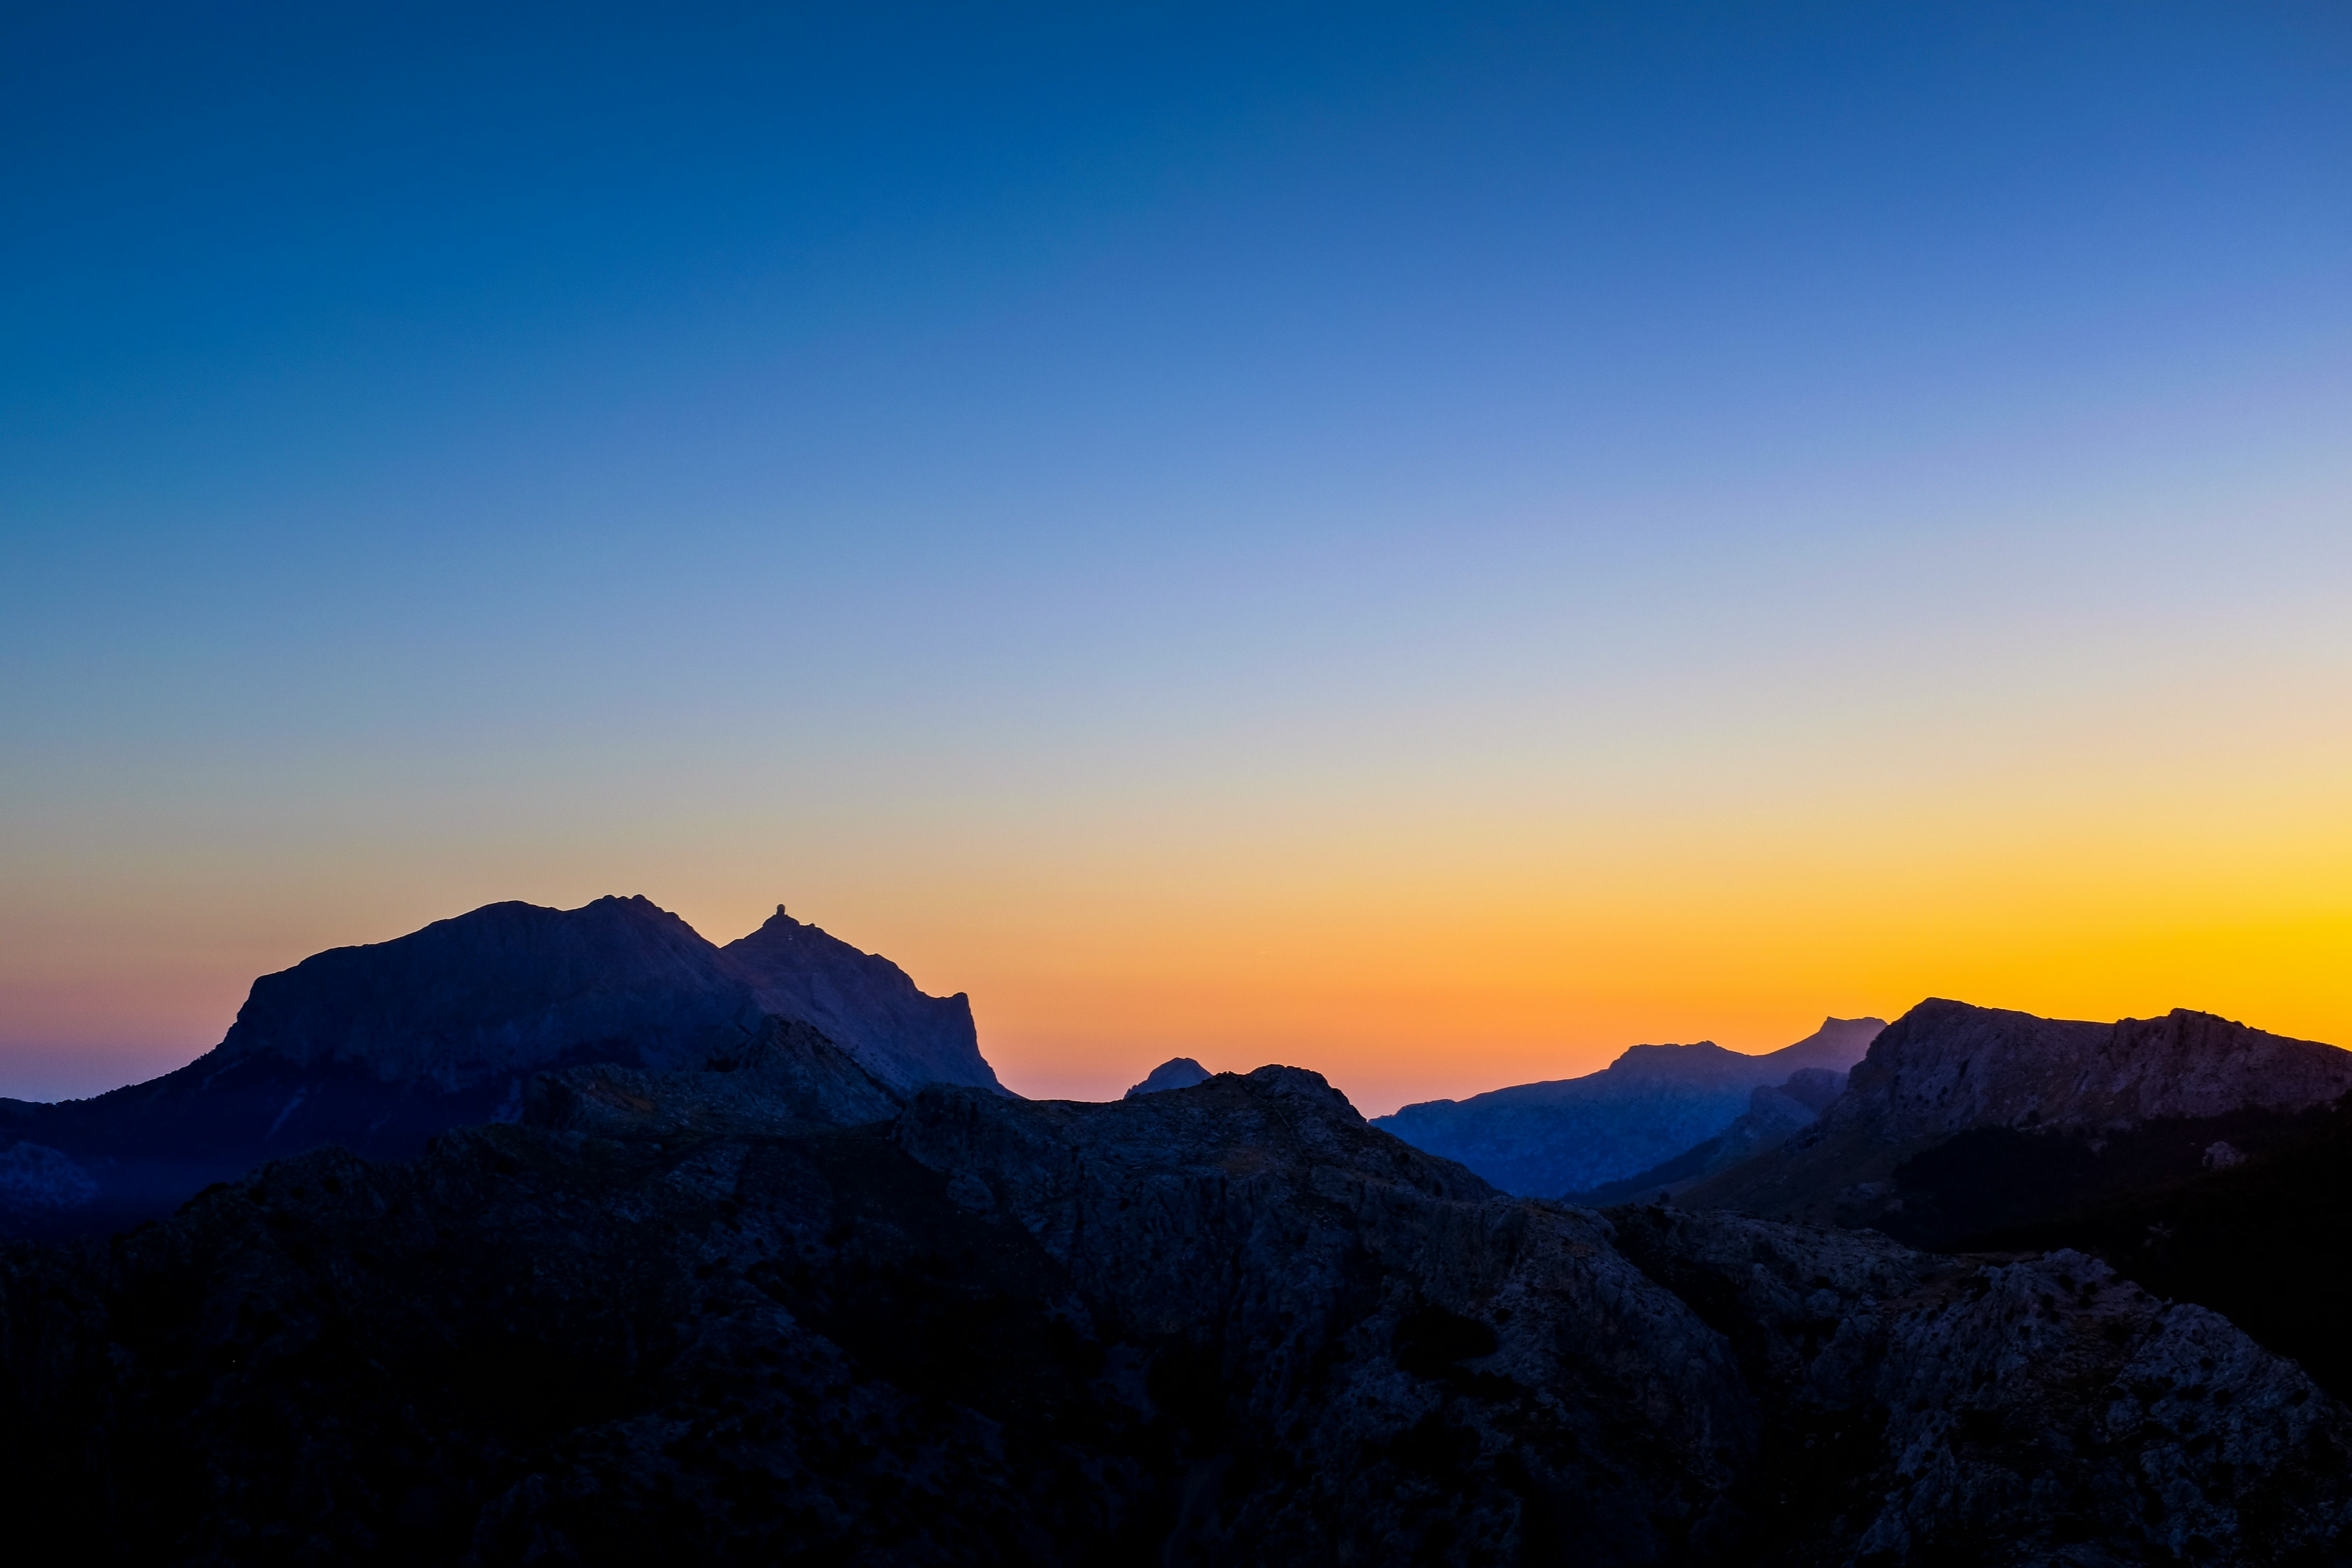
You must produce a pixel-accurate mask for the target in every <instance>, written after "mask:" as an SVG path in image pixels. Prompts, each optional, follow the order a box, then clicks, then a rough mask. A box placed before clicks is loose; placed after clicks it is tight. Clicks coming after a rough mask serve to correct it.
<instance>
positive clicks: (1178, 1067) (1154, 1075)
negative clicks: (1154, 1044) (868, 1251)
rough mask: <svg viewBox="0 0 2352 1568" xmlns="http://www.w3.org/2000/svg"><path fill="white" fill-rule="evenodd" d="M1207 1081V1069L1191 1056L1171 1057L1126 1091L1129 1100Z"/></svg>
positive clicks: (1186, 1087)
mask: <svg viewBox="0 0 2352 1568" xmlns="http://www.w3.org/2000/svg"><path fill="white" fill-rule="evenodd" d="M1208 1081H1209V1069H1208V1068H1204V1067H1202V1065H1201V1064H1200V1063H1199V1062H1196V1061H1194V1060H1193V1059H1192V1058H1191V1057H1171V1058H1169V1059H1168V1060H1166V1061H1164V1062H1161V1063H1160V1065H1159V1066H1158V1067H1156V1068H1152V1069H1151V1071H1150V1073H1148V1074H1146V1075H1145V1077H1144V1079H1143V1081H1142V1082H1141V1083H1139V1084H1137V1085H1136V1086H1135V1087H1134V1088H1133V1089H1129V1090H1128V1091H1127V1096H1126V1098H1128V1099H1129V1100H1133V1099H1134V1098H1135V1097H1136V1096H1138V1095H1139V1094H1162V1093H1165V1092H1166V1091H1167V1090H1169V1089H1190V1088H1192V1086H1193V1085H1194V1084H1196V1083H1206V1082H1208Z"/></svg>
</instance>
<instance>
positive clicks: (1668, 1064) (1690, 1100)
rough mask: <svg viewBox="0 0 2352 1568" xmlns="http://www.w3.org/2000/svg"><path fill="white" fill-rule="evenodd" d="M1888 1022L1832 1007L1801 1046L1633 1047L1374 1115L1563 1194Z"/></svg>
mask: <svg viewBox="0 0 2352 1568" xmlns="http://www.w3.org/2000/svg"><path fill="white" fill-rule="evenodd" d="M1884 1027H1885V1025H1884V1024H1883V1023H1881V1022H1880V1021H1879V1020H1878V1019H1876V1018H1828V1019H1824V1020H1823V1021H1822V1026H1821V1028H1820V1029H1818V1030H1816V1031H1815V1032H1814V1033H1813V1034H1811V1035H1810V1036H1807V1037H1805V1038H1804V1039H1802V1040H1800V1041H1798V1042H1797V1043H1796V1044H1795V1045H1793V1046H1789V1047H1783V1048H1782V1049H1780V1050H1777V1051H1769V1052H1766V1053H1765V1054H1763V1055H1761V1056H1752V1057H1751V1056H1744V1055H1742V1054H1740V1053H1739V1052H1738V1051H1727V1050H1725V1049H1724V1048H1723V1047H1720V1046H1717V1045H1715V1044H1712V1043H1711V1042H1706V1041H1701V1042H1700V1043H1698V1044H1696V1045H1690V1046H1635V1047H1633V1048H1631V1049H1630V1050H1628V1051H1626V1052H1625V1053H1624V1055H1622V1056H1621V1057H1619V1058H1617V1059H1616V1060H1615V1061H1613V1062H1612V1063H1611V1064H1610V1065H1609V1066H1608V1067H1607V1068H1604V1069H1602V1070H1601V1071H1600V1072H1597V1073H1591V1074H1588V1075H1587V1076H1585V1077H1583V1078H1576V1079H1557V1080H1554V1081H1551V1082H1547V1083H1525V1084H1517V1085H1515V1086H1513V1087H1512V1088H1509V1089H1494V1090H1491V1091H1489V1092H1487V1093H1486V1094H1478V1095H1473V1096H1471V1097H1470V1098H1469V1099H1467V1100H1425V1101H1423V1102H1422V1103H1420V1104H1418V1105H1408V1106H1406V1107H1405V1108H1404V1109H1403V1110H1400V1111H1398V1112H1397V1113H1396V1114H1394V1115H1393V1116H1384V1117H1381V1118H1380V1119H1379V1120H1378V1121H1377V1123H1376V1124H1377V1125H1378V1126H1380V1127H1381V1128H1383V1129H1385V1130H1386V1131H1391V1132H1393V1133H1395V1134H1396V1135H1397V1136H1398V1137H1400V1138H1402V1139H1403V1140H1404V1141H1405V1142H1408V1143H1411V1144H1412V1145H1413V1146H1414V1147H1416V1148H1420V1149H1426V1150H1428V1151H1429V1152H1432V1153H1433V1154H1443V1155H1444V1156H1445V1157H1446V1158H1448V1159H1452V1160H1459V1161H1461V1162H1462V1163H1464V1164H1465V1165H1467V1166H1469V1167H1470V1168H1471V1169H1472V1170H1474V1171H1475V1172H1477V1173H1479V1174H1480V1175H1482V1176H1484V1177H1486V1179H1487V1180H1488V1181H1490V1182H1493V1183H1494V1184H1496V1186H1499V1187H1501V1188H1502V1189H1503V1190H1505V1191H1506V1192H1513V1193H1522V1194H1529V1195H1532V1196H1540V1197H1556V1196H1558V1195H1559V1194H1562V1193H1570V1192H1583V1191H1588V1190H1590V1189H1591V1188H1594V1187H1598V1186H1600V1185H1601V1184H1604V1183H1609V1182H1615V1181H1619V1180H1622V1179H1623V1178H1625V1177H1628V1176H1631V1175H1633V1174H1635V1173H1639V1172H1643V1171H1646V1170H1648V1169H1650V1168H1651V1167H1652V1166H1654V1165H1658V1164H1662V1163H1664V1162H1666V1161H1669V1160H1672V1159H1674V1158H1675V1156H1676V1155H1679V1154H1681V1153H1683V1152H1685V1151H1686V1150H1689V1149H1690V1148H1692V1147H1693V1146H1694V1145H1696V1144H1698V1143H1701V1142H1706V1140H1708V1139H1710V1138H1714V1137H1716V1136H1717V1135H1718V1134H1720V1133H1721V1132H1723V1131H1725V1130H1726V1129H1727V1128H1728V1127H1729V1126H1730V1125H1731V1123H1732V1122H1733V1121H1737V1120H1738V1118H1739V1117H1740V1116H1741V1115H1742V1114H1743V1113H1745V1112H1746V1111H1748V1110H1749V1109H1750V1107H1749V1100H1748V1097H1749V1095H1750V1093H1751V1091H1753V1090H1755V1089H1761V1088H1766V1087H1769V1086H1770V1085H1774V1084H1778V1083H1780V1082H1782V1081H1783V1080H1785V1079H1787V1078H1788V1077H1789V1076H1790V1074H1791V1073H1793V1072H1796V1071H1799V1070H1800V1069H1802V1068H1823V1069H1825V1070H1828V1071H1832V1072H1843V1071H1844V1070H1845V1069H1846V1068H1849V1067H1852V1066H1853V1064H1854V1063H1855V1062H1856V1061H1858V1060H1860V1059H1861V1058H1862V1055H1863V1053H1864V1051H1865V1050H1867V1049H1868V1048H1869V1047H1870V1043H1871V1041H1872V1040H1873V1039H1874V1038H1875V1037H1876V1036H1877V1034H1878V1031H1879V1030H1881V1029H1882V1028H1884Z"/></svg>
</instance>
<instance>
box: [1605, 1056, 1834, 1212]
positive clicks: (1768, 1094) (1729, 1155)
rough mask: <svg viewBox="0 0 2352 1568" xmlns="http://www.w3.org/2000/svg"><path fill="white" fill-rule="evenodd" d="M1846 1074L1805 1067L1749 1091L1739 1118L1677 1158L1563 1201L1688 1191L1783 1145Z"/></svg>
mask: <svg viewBox="0 0 2352 1568" xmlns="http://www.w3.org/2000/svg"><path fill="white" fill-rule="evenodd" d="M1845 1079H1846V1075H1845V1074H1843V1073H1842V1072H1832V1071H1831V1070H1830V1069H1829V1068H1799V1069H1798V1070H1797V1071H1795V1072H1792V1073H1790V1075H1789V1079H1788V1081H1787V1082H1786V1083H1781V1084H1776V1085H1773V1086H1771V1087H1769V1088H1765V1089H1750V1090H1748V1110H1746V1112H1744V1113H1743V1114H1742V1115H1741V1116H1740V1117H1739V1119H1738V1121H1734V1122H1733V1123H1732V1124H1731V1125H1730V1126H1728V1127H1727V1128H1725V1129H1724V1130H1723V1131H1720V1132H1718V1133H1717V1134H1716V1135H1715V1136H1714V1137H1712V1138H1709V1139H1708V1140H1706V1142H1703V1143H1699V1144H1696V1145H1694V1146H1693V1147H1691V1148H1688V1149H1685V1150H1684V1151H1683V1152H1681V1153H1679V1154H1677V1155H1675V1157H1674V1158H1673V1159H1671V1160H1668V1161H1665V1162H1664V1163H1660V1164H1656V1165H1653V1166H1651V1167H1650V1168H1649V1169H1648V1170H1646V1171H1640V1172H1636V1173H1634V1174H1633V1175H1630V1176H1626V1177H1623V1178H1622V1179H1621V1180H1618V1181H1614V1182H1604V1183H1602V1184H1601V1185H1600V1186H1598V1187H1595V1188H1593V1189H1592V1190H1591V1191H1590V1192H1583V1193H1570V1194H1567V1195H1566V1196H1565V1197H1564V1198H1563V1199H1562V1201H1563V1202H1566V1203H1572V1204H1582V1205H1587V1206H1589V1207H1593V1208H1606V1207H1608V1206H1610V1205H1614V1204H1635V1203H1651V1202H1655V1201H1657V1200H1660V1199H1664V1198H1671V1197H1673V1196H1675V1195H1676V1194H1680V1193H1682V1192H1685V1191H1687V1190H1688V1189H1689V1188H1691V1187H1692V1186H1695V1185H1696V1184H1698V1183H1699V1182H1700V1181H1702V1180H1704V1179H1705V1178H1706V1177H1708V1176H1711V1175H1713V1174H1714V1173H1716V1172H1717V1171H1727V1170H1729V1169H1730V1168H1731V1167H1732V1166H1734V1165H1738V1164H1740V1163H1744V1162H1746V1161H1748V1160H1752V1159H1754V1158H1755V1157H1756V1156H1757V1155H1759V1154H1760V1153H1762V1152H1764V1151H1766V1150H1767V1149H1777V1148H1779V1147H1780V1145H1781V1144H1783V1143H1785V1142H1788V1141H1789V1140H1790V1138H1791V1137H1794V1136H1795V1135H1796V1134H1797V1133H1798V1132H1800V1131H1802V1130H1803V1129H1805V1128H1807V1127H1810V1126H1811V1125H1812V1124H1813V1123H1814V1122H1815V1121H1819V1120H1820V1119H1821V1115H1822V1112H1823V1111H1824V1110H1828V1109H1829V1107H1830V1102H1831V1101H1832V1100H1835V1099H1836V1098H1837V1097H1838V1096H1839V1095H1841V1094H1843V1092H1845Z"/></svg>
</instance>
